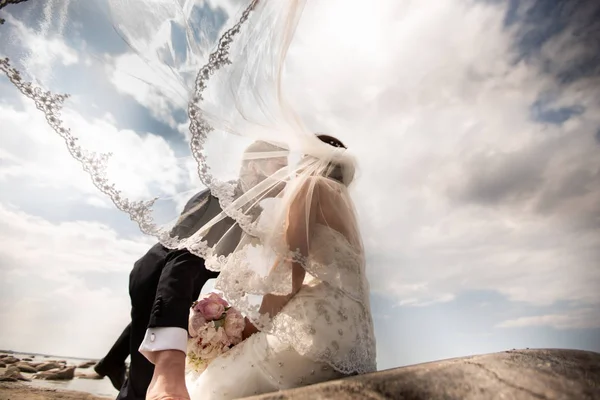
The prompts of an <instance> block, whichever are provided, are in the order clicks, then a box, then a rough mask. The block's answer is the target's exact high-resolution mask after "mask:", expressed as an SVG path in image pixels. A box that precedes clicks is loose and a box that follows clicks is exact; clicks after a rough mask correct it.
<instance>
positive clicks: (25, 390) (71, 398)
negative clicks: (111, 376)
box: [0, 382, 110, 400]
mask: <svg viewBox="0 0 600 400" xmlns="http://www.w3.org/2000/svg"><path fill="white" fill-rule="evenodd" d="M50 399H51V400H108V399H110V398H109V397H98V396H94V395H91V394H89V393H83V392H73V391H71V390H57V389H41V388H32V387H31V386H26V385H24V384H22V383H19V382H14V383H13V382H0V400H50Z"/></svg>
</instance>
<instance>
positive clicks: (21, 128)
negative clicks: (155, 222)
mask: <svg viewBox="0 0 600 400" xmlns="http://www.w3.org/2000/svg"><path fill="white" fill-rule="evenodd" d="M22 101H23V102H22V105H23V107H24V110H23V111H20V110H17V109H16V108H14V107H13V106H11V105H6V104H0V119H1V120H2V121H3V135H2V137H3V142H2V153H0V155H1V156H2V158H3V159H5V160H7V161H10V162H8V163H6V165H5V166H1V167H0V179H1V180H5V181H7V182H10V183H11V184H15V182H16V181H20V182H22V183H28V184H33V185H35V186H38V187H53V188H62V189H65V190H70V191H74V192H75V193H83V194H86V195H90V196H96V197H98V196H102V197H101V199H102V200H106V198H105V197H104V195H101V194H100V193H99V192H98V190H97V189H96V188H95V187H94V186H93V185H92V183H91V179H90V177H89V176H88V175H87V174H86V173H84V172H83V171H82V169H81V166H80V165H79V163H78V162H77V161H75V160H74V159H71V158H70V157H69V156H68V152H67V149H66V146H65V143H64V142H63V140H62V139H61V138H60V137H59V136H58V135H57V134H55V133H54V132H53V131H52V130H51V128H50V127H49V126H48V125H47V124H46V121H45V119H44V117H43V115H42V114H41V113H40V112H39V111H37V110H35V106H34V105H33V102H32V101H30V100H29V99H25V98H23V100H22ZM74 102H75V103H74V106H77V104H76V102H77V99H74ZM62 117H63V119H64V124H65V126H67V127H69V128H71V131H72V132H73V134H74V135H75V136H76V137H78V138H79V139H80V140H79V142H80V144H81V145H82V147H84V148H86V149H94V151H98V152H104V153H108V152H110V153H112V154H113V155H112V157H111V158H110V160H109V164H108V165H109V169H108V174H109V175H108V176H109V178H110V179H111V181H112V182H113V183H115V185H116V187H117V188H118V189H119V190H122V191H123V193H124V194H125V195H127V196H129V197H130V198H132V199H138V200H139V199H149V198H152V197H153V196H155V195H158V194H160V193H163V194H171V195H172V194H175V193H177V192H179V191H180V190H181V188H180V187H178V185H184V186H185V185H187V184H188V182H187V180H188V176H187V172H186V171H184V169H183V166H182V165H181V162H180V161H179V160H177V158H176V157H175V154H174V152H173V150H172V149H171V147H170V145H169V143H168V142H167V141H166V140H165V139H164V138H162V137H161V136H158V135H154V134H149V133H146V134H144V133H143V134H138V133H136V132H134V131H131V130H119V129H117V128H115V126H114V125H113V122H114V120H112V117H110V116H107V117H106V118H104V119H91V120H88V119H85V118H83V117H82V116H81V115H80V114H78V113H77V112H76V111H75V110H74V109H72V108H65V109H64V110H63V112H62ZM157 187H158V188H157ZM92 203H93V204H98V200H92Z"/></svg>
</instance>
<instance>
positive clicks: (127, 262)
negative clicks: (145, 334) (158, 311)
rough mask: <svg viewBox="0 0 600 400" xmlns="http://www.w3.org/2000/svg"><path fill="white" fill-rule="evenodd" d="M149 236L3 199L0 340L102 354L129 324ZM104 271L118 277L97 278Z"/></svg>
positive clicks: (7, 343) (0, 214)
mask: <svg viewBox="0 0 600 400" xmlns="http://www.w3.org/2000/svg"><path fill="white" fill-rule="evenodd" d="M115 212H116V211H115ZM151 243H152V240H150V239H149V238H147V237H143V236H141V235H140V236H138V237H136V238H131V239H126V238H123V237H120V236H119V235H118V234H117V233H116V232H115V231H114V230H113V229H111V228H110V227H108V226H106V225H102V224H99V223H96V222H87V221H76V222H64V223H51V222H49V221H47V220H44V219H43V218H40V217H36V216H32V215H28V214H26V213H23V212H21V211H19V210H16V209H14V208H12V207H7V206H5V205H3V204H0V260H1V261H0V262H1V268H0V275H1V276H2V285H3V294H2V295H1V296H0V303H1V307H0V309H1V310H2V311H1V312H0V321H1V325H2V327H3V328H2V330H1V331H0V342H1V343H2V346H3V347H5V346H8V347H9V348H15V349H22V350H25V351H39V352H46V353H55V354H56V353H59V354H65V355H70V354H74V355H87V356H98V357H99V356H102V355H103V354H104V352H105V351H106V350H107V349H108V348H109V347H110V345H111V344H112V343H111V341H114V340H115V339H116V337H117V335H118V334H119V333H120V329H123V328H124V327H125V325H126V324H127V321H128V318H129V308H130V302H129V299H128V293H127V277H128V274H129V271H130V270H131V268H132V266H133V263H134V261H135V260H137V259H138V258H139V257H140V256H141V255H143V254H144V253H145V252H146V251H147V249H148V248H149V246H150V244H151ZM90 273H92V274H93V275H89V276H88V277H87V278H86V274H90ZM104 273H108V274H111V275H109V276H110V277H111V278H112V279H110V278H108V279H104V281H103V283H101V282H96V281H95V279H98V278H97V277H98V276H101V275H102V274H104ZM90 276H91V277H90ZM117 277H118V278H117ZM115 278H117V279H115Z"/></svg>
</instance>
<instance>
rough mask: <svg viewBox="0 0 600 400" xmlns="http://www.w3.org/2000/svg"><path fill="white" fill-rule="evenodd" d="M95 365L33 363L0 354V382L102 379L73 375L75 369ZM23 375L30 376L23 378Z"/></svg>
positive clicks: (57, 361)
mask: <svg viewBox="0 0 600 400" xmlns="http://www.w3.org/2000/svg"><path fill="white" fill-rule="evenodd" d="M94 365H96V362H95V361H86V362H83V363H81V364H79V365H68V364H67V362H66V361H64V360H46V361H37V362H35V361H34V360H33V358H30V357H24V358H22V359H19V358H17V357H15V356H13V355H11V354H0V382H18V381H25V382H29V381H31V380H32V379H43V380H53V381H65V380H71V379H74V378H75V377H76V376H77V377H78V378H84V379H102V377H100V376H98V375H97V374H96V373H95V372H91V373H90V374H84V373H79V374H75V369H77V368H80V369H87V368H90V367H92V366H94ZM23 374H30V375H29V376H25V375H23Z"/></svg>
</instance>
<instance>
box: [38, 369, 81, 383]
mask: <svg viewBox="0 0 600 400" xmlns="http://www.w3.org/2000/svg"><path fill="white" fill-rule="evenodd" d="M74 377H75V367H68V368H62V369H51V370H49V371H43V372H38V373H37V374H35V375H34V378H35V379H44V380H49V381H68V380H71V379H73V378H74Z"/></svg>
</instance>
